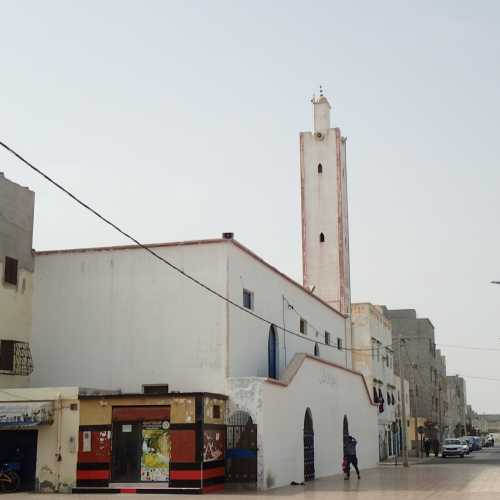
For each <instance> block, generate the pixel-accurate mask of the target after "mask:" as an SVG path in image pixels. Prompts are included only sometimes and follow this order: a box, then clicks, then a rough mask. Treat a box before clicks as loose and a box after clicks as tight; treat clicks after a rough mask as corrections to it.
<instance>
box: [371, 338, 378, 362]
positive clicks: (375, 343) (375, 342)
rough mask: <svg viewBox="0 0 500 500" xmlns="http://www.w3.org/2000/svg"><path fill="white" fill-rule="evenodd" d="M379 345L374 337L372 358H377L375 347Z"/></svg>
mask: <svg viewBox="0 0 500 500" xmlns="http://www.w3.org/2000/svg"><path fill="white" fill-rule="evenodd" d="M376 346H377V341H376V340H375V339H373V338H372V359H375V349H376Z"/></svg>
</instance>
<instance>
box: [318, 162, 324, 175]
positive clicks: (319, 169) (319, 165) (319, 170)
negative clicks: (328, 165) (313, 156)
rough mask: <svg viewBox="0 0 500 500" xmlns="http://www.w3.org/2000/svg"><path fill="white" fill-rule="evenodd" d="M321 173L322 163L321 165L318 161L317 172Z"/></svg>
mask: <svg viewBox="0 0 500 500" xmlns="http://www.w3.org/2000/svg"><path fill="white" fill-rule="evenodd" d="M322 173H323V165H321V163H318V174H322Z"/></svg>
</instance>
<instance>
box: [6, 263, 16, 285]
mask: <svg viewBox="0 0 500 500" xmlns="http://www.w3.org/2000/svg"><path fill="white" fill-rule="evenodd" d="M3 280H4V281H5V283H10V284H11V285H17V259H13V258H12V257H5V269H4V275H3Z"/></svg>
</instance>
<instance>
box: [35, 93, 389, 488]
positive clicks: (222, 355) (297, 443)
mask: <svg viewBox="0 0 500 500" xmlns="http://www.w3.org/2000/svg"><path fill="white" fill-rule="evenodd" d="M313 108H314V123H315V129H314V132H307V133H302V134H301V180H302V229H303V238H302V241H303V259H304V280H303V281H304V284H305V286H303V285H300V284H298V283H297V282H295V281H294V280H292V279H290V278H289V277H287V276H286V275H284V274H283V273H282V272H280V271H279V270H278V269H276V268H275V267H273V266H271V265H270V264H268V263H267V262H265V261H264V260H262V259H261V258H260V257H258V256H257V255H255V254H254V253H253V252H251V251H250V250H249V249H247V248H245V247H244V246H243V245H241V244H240V243H238V242H237V241H236V240H234V238H233V236H232V234H231V233H225V235H224V236H223V238H222V239H216V240H203V241H191V242H180V243H167V244H156V245H150V248H153V249H154V251H155V252H157V253H158V254H159V256H160V257H161V258H162V259H165V260H167V261H168V262H170V263H172V264H174V265H175V266H176V267H177V268H178V269H180V270H182V271H183V272H184V273H186V274H188V275H190V276H192V277H193V278H194V279H195V280H196V281H198V282H201V283H204V284H205V285H206V286H199V285H198V284H196V283H195V282H194V281H193V280H191V279H189V278H188V277H187V276H186V275H185V274H183V273H178V272H175V271H174V270H173V269H172V268H171V267H169V266H166V265H165V264H164V263H162V262H160V261H159V260H158V259H154V258H153V257H152V256H151V254H149V253H148V252H146V251H144V250H143V249H141V248H138V247H136V246H124V247H123V246H122V247H106V248H94V249H92V248H87V249H76V250H64V251H51V252H38V253H36V256H35V259H36V276H35V293H34V303H33V315H34V316H33V317H34V332H35V334H34V337H33V342H34V344H33V351H34V355H35V357H36V359H37V365H36V367H35V371H34V373H33V381H34V383H35V384H36V385H40V386H51V385H55V384H57V383H58V381H60V380H64V381H65V383H67V384H71V385H74V386H77V387H93V388H96V389H100V390H108V389H111V390H121V391H122V392H127V393H129V392H134V393H137V392H140V391H141V388H142V387H143V386H147V385H168V386H169V388H170V390H171V391H180V392H183V393H185V392H193V391H194V392H200V393H202V392H209V393H217V394H220V395H224V396H227V397H228V400H227V405H226V407H225V408H226V415H225V416H224V417H225V418H224V421H225V425H226V426H227V432H228V436H233V438H234V439H233V438H231V440H230V439H229V437H228V443H227V446H226V449H225V456H224V459H225V463H226V465H227V467H226V472H225V474H226V475H225V479H226V480H228V481H229V482H231V481H234V482H238V480H239V481H243V482H246V483H252V484H253V485H254V486H255V487H257V488H259V489H265V488H271V487H275V486H282V485H288V484H290V483H291V482H298V483H301V482H303V481H308V480H312V479H314V478H315V477H323V476H327V475H331V474H336V473H338V472H339V471H340V470H341V464H342V457H343V442H344V436H345V435H346V434H347V433H351V434H352V435H354V436H355V437H356V438H357V439H358V440H359V442H360V443H363V445H362V446H360V448H359V461H360V465H361V467H362V468H365V467H371V466H373V465H375V464H376V462H377V459H378V440H377V434H378V433H377V411H378V405H377V404H375V403H374V402H373V400H372V393H371V392H370V391H369V390H368V386H367V385H366V382H365V379H364V377H363V375H362V374H360V373H358V372H356V371H353V370H352V361H351V355H350V353H351V347H352V341H351V322H350V317H349V312H350V285H349V246H348V227H347V224H348V220H347V194H346V193H347V188H346V176H345V140H344V139H342V137H341V136H340V132H339V130H338V129H335V128H330V122H329V119H330V118H329V113H330V105H329V103H328V101H327V100H326V98H324V97H323V96H321V97H320V98H319V99H314V100H313ZM313 177H314V178H313ZM314 185H315V186H316V187H314ZM318 190H319V191H318ZM315 197H316V201H315V200H314V198H315ZM325 214H326V215H325ZM316 256H317V257H318V259H319V261H318V262H319V265H317V264H318V263H317V262H316ZM211 291H213V292H215V293H212V292H211ZM56 309H57V315H55V314H53V311H54V310H56ZM54 360H56V362H54ZM89 367H92V369H91V370H90V369H89ZM393 394H394V391H393V392H391V403H392V400H393ZM394 399H395V396H394ZM235 429H239V431H238V432H236V431H235V432H233V430H235ZM232 432H233V433H232ZM231 433H232V434H231ZM234 436H237V437H234ZM242 457H245V460H246V462H242V460H243V459H242ZM111 479H112V480H114V479H117V478H113V477H111Z"/></svg>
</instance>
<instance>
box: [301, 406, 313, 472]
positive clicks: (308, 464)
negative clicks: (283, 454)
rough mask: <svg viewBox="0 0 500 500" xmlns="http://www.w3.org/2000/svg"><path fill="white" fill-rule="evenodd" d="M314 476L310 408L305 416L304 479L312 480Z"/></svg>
mask: <svg viewBox="0 0 500 500" xmlns="http://www.w3.org/2000/svg"><path fill="white" fill-rule="evenodd" d="M314 477H315V473H314V428H313V422H312V416H311V411H310V410H309V408H308V409H307V410H306V415H305V417H304V481H312V480H313V479H314Z"/></svg>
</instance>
